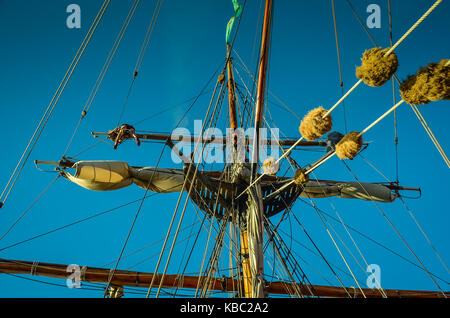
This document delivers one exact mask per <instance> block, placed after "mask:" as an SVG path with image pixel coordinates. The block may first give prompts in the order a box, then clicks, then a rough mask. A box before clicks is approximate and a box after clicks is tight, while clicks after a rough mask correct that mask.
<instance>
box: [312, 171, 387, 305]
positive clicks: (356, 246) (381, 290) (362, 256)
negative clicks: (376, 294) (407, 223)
mask: <svg viewBox="0 0 450 318" xmlns="http://www.w3.org/2000/svg"><path fill="white" fill-rule="evenodd" d="M313 176H314V179H316V181H317V182H319V179H317V177H316V175H315V174H313ZM322 192H323V194H324V195H325V196H326V193H325V191H324V190H323V189H322ZM328 201H329V202H330V205H331V207H332V208H333V210H334V211H335V213H336V216H337V217H338V219H339V222H340V223H341V225H342V226H343V227H344V229H345V232H346V233H347V235H348V236H349V237H350V239H351V241H352V243H353V245H354V246H355V248H356V250H357V251H358V253H359V255H360V256H361V258H362V259H363V260H364V263H365V264H366V268H367V267H368V266H369V264H368V263H367V261H366V258H365V257H364V255H363V253H362V252H361V250H360V248H359V246H358V245H357V244H356V241H355V240H354V239H353V236H352V235H351V234H350V232H349V231H348V228H347V226H346V225H345V223H344V221H343V220H342V218H341V216H340V214H339V212H338V211H337V209H336V207H335V206H334V204H333V203H332V202H331V200H330V199H329V198H328ZM325 220H326V218H325ZM326 221H327V223H328V224H329V222H328V220H326ZM329 225H330V227H331V228H332V229H333V231H334V232H335V234H336V235H337V236H338V238H339V239H340V240H341V242H342V244H344V242H343V241H342V239H341V238H340V236H339V235H338V234H337V232H336V231H335V230H334V228H333V226H331V224H329ZM344 246H345V247H346V248H347V246H346V245H345V244H344ZM347 250H349V249H348V248H347ZM349 252H350V250H349ZM350 254H351V255H352V256H353V253H351V252H350ZM353 258H354V259H355V261H356V262H357V263H358V265H359V266H360V267H361V265H360V264H359V262H358V261H357V260H356V258H355V257H354V256H353ZM361 268H362V267H361ZM362 269H363V268H362ZM363 271H364V273H366V271H365V270H364V269H363ZM375 281H376V283H377V286H378V287H377V289H378V290H379V291H380V294H381V295H382V297H384V298H387V296H386V293H385V292H384V290H383V288H381V284H380V282H378V280H377V278H376V277H375Z"/></svg>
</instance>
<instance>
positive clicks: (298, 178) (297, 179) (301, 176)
mask: <svg viewBox="0 0 450 318" xmlns="http://www.w3.org/2000/svg"><path fill="white" fill-rule="evenodd" d="M305 171H306V169H302V168H298V169H297V171H295V175H294V183H295V184H304V183H306V182H307V181H308V180H309V175H307V174H305Z"/></svg>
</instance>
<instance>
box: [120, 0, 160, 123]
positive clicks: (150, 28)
mask: <svg viewBox="0 0 450 318" xmlns="http://www.w3.org/2000/svg"><path fill="white" fill-rule="evenodd" d="M163 3H164V0H158V2H157V3H156V6H155V9H154V11H153V16H152V19H151V21H150V24H149V26H148V28H147V32H146V34H145V39H144V42H143V43H142V46H141V50H140V52H139V55H138V58H137V61H136V65H135V67H134V71H133V78H132V80H131V83H130V87H129V89H128V93H127V96H126V98H125V102H124V104H123V106H122V110H121V112H120V116H119V119H118V120H117V126H120V122H121V120H122V117H123V114H124V112H125V108H126V107H127V104H128V99H129V98H130V95H131V90H132V89H133V85H134V82H135V80H136V77H137V75H138V73H139V71H140V68H141V66H142V62H143V60H144V56H145V53H146V52H147V48H148V44H149V42H150V38H151V36H152V34H153V29H154V27H155V25H156V21H157V20H158V16H159V12H160V10H161V7H162V4H163Z"/></svg>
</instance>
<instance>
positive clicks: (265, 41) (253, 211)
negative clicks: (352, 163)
mask: <svg viewBox="0 0 450 318" xmlns="http://www.w3.org/2000/svg"><path fill="white" fill-rule="evenodd" d="M272 4H273V3H272V0H266V4H265V8H264V20H263V27H262V34H261V51H260V61H259V66H258V81H257V95H256V106H255V125H254V134H253V149H252V150H253V153H252V158H251V167H252V168H251V176H250V183H251V182H252V181H253V178H254V177H255V176H256V175H257V174H258V161H259V138H260V135H259V130H260V128H261V126H262V125H261V123H262V117H263V109H264V95H265V89H266V72H267V62H268V57H269V56H268V55H269V42H270V28H271V20H272ZM250 191H251V197H252V200H253V203H252V204H253V205H255V207H254V208H249V209H248V212H247V213H248V214H249V215H247V227H251V228H252V230H251V232H249V231H248V230H246V231H245V232H244V233H243V235H242V237H245V236H246V237H247V247H248V251H249V253H251V255H249V258H250V260H251V261H250V272H251V275H252V284H253V286H251V287H252V293H251V297H253V298H255V297H258V298H261V297H264V296H265V295H264V290H263V289H264V287H263V285H264V278H263V275H264V251H263V237H264V235H263V233H264V211H263V206H262V205H263V204H262V198H261V195H262V194H261V189H260V188H259V185H258V184H257V185H255V191H253V190H250ZM250 222H251V223H252V224H251V225H250Z"/></svg>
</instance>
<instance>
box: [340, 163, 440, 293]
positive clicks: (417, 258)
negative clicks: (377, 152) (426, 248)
mask: <svg viewBox="0 0 450 318" xmlns="http://www.w3.org/2000/svg"><path fill="white" fill-rule="evenodd" d="M342 162H343V163H344V165H345V167H346V168H347V169H348V171H349V172H350V173H351V175H352V176H353V177H354V178H355V180H356V181H357V182H358V184H359V185H360V186H361V187H362V188H363V189H364V191H365V192H366V194H367V195H369V193H368V192H367V190H366V189H365V188H364V186H363V185H362V184H361V182H360V181H359V180H358V178H357V177H356V175H355V174H354V173H353V171H352V170H351V169H350V167H349V166H348V165H347V163H346V162H345V161H343V160H342ZM372 202H373V203H374V204H375V206H376V207H377V209H378V211H380V213H381V214H382V215H383V217H384V218H385V219H386V221H388V223H389V225H390V226H391V227H392V229H393V230H394V232H395V233H396V234H397V236H398V237H399V238H400V239H401V241H402V242H403V244H404V245H405V246H406V247H407V248H408V250H409V251H410V252H411V254H412V255H413V256H414V257H415V258H416V260H417V261H418V262H419V264H420V265H421V266H422V268H423V269H424V271H425V272H426V273H427V274H428V276H429V277H430V278H431V280H432V281H433V283H434V284H435V285H436V286H437V288H438V289H439V290H440V291H441V293H442V295H443V296H444V298H447V296H446V295H445V293H444V291H443V290H442V288H441V287H440V286H439V284H438V283H437V282H436V280H435V279H434V278H433V276H432V275H431V273H430V272H429V271H428V269H427V268H426V267H425V265H424V264H423V263H422V261H421V260H420V259H419V257H418V256H417V255H416V254H415V253H414V251H413V250H412V249H411V247H410V246H409V244H408V243H407V242H406V240H405V238H404V237H403V236H402V235H401V234H400V232H399V231H398V230H397V228H396V227H395V226H394V224H393V223H392V222H391V220H389V218H388V217H387V215H386V214H385V213H384V212H383V210H382V209H381V208H380V206H379V205H378V204H377V203H376V202H375V201H373V200H372Z"/></svg>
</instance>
